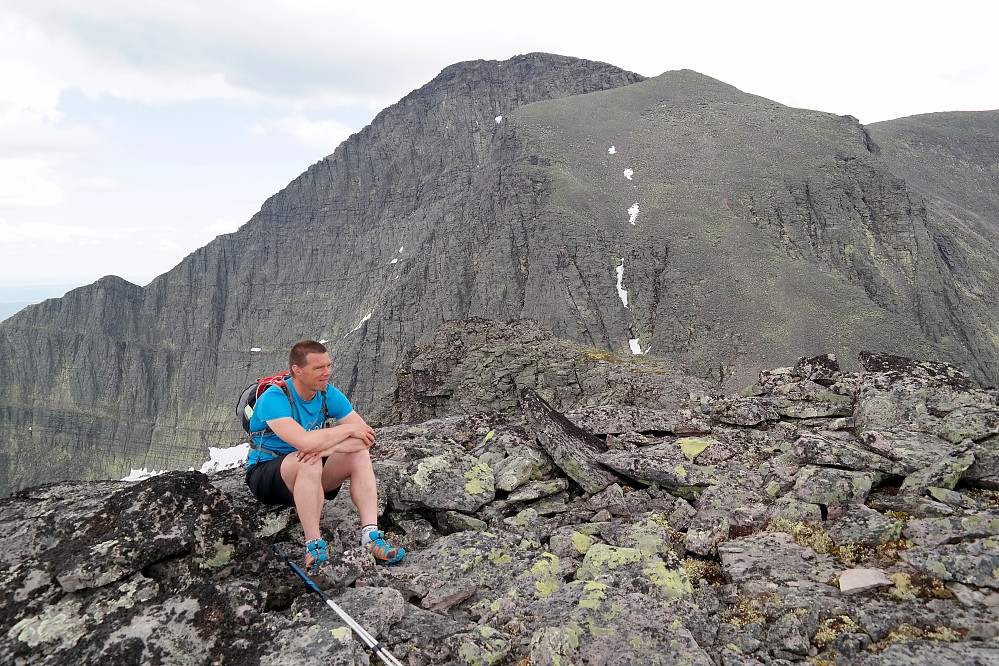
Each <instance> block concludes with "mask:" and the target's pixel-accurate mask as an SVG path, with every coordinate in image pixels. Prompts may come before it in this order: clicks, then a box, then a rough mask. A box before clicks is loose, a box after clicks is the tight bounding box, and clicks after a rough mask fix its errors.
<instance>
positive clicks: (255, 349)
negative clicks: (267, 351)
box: [250, 347, 260, 352]
mask: <svg viewBox="0 0 999 666" xmlns="http://www.w3.org/2000/svg"><path fill="white" fill-rule="evenodd" d="M250 351H251V352H258V351H260V347H250Z"/></svg>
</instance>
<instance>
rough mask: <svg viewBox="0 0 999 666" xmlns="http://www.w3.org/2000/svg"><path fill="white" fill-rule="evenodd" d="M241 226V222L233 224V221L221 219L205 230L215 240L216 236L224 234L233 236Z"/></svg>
mask: <svg viewBox="0 0 999 666" xmlns="http://www.w3.org/2000/svg"><path fill="white" fill-rule="evenodd" d="M241 226H242V223H241V222H233V221H232V220H222V219H219V220H215V221H214V222H212V223H211V224H209V225H208V226H207V227H206V228H205V231H207V232H208V234H209V235H210V236H211V237H212V238H215V237H216V236H221V235H222V234H231V233H232V232H234V231H236V230H237V229H239V228H240V227H241Z"/></svg>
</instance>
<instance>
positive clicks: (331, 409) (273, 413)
mask: <svg viewBox="0 0 999 666" xmlns="http://www.w3.org/2000/svg"><path fill="white" fill-rule="evenodd" d="M286 386H287V387H288V389H289V390H290V391H291V399H292V401H294V409H292V405H291V403H289V402H288V396H287V395H285V393H284V391H282V390H281V389H280V388H278V387H277V386H271V387H270V388H268V389H267V390H266V391H264V393H263V395H261V396H260V398H259V399H257V403H256V404H255V405H254V406H253V416H251V417H250V432H258V431H260V430H264V429H265V428H267V422H268V421H271V420H274V419H281V418H287V417H289V416H290V417H292V418H294V419H295V420H296V421H297V422H298V424H299V425H300V426H302V427H303V428H305V429H306V430H318V429H319V428H322V427H323V426H324V425H325V424H324V423H323V396H322V394H321V393H319V392H318V391H317V392H316V395H315V396H313V398H312V400H309V401H308V402H306V401H304V400H302V398H301V397H299V395H298V392H297V391H295V385H294V383H292V382H291V381H288V383H287V384H286ZM326 411H327V413H328V414H329V415H330V418H334V419H342V418H343V417H345V416H347V414H350V413H351V412H352V411H354V408H353V407H351V405H350V401H349V400H347V397H346V396H345V395H344V394H343V393H341V392H340V391H339V390H337V388H336V387H335V386H333V385H332V384H327V385H326ZM254 440H256V442H257V444H259V445H261V446H263V447H265V448H266V449H268V451H256V450H254V451H250V455H249V457H248V458H247V461H246V466H247V468H249V467H252V466H253V465H255V464H256V463H258V462H263V461H267V460H271V459H273V458H276V457H277V456H275V455H274V454H272V453H269V451H276V452H277V453H292V452H294V451H296V449H295V447H293V446H292V445H291V444H288V443H287V442H285V441H284V440H283V439H281V438H280V437H278V436H277V435H275V434H274V433H273V432H268V433H266V434H263V435H256V436H254Z"/></svg>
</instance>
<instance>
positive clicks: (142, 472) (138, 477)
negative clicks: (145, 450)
mask: <svg viewBox="0 0 999 666" xmlns="http://www.w3.org/2000/svg"><path fill="white" fill-rule="evenodd" d="M168 471H169V470H165V469H159V470H153V471H151V472H150V471H149V470H148V469H146V468H145V467H143V468H142V469H133V470H132V471H131V472H129V473H128V476H126V477H124V478H122V481H142V480H143V479H149V478H152V477H154V476H159V475H160V474H166V473H167V472H168Z"/></svg>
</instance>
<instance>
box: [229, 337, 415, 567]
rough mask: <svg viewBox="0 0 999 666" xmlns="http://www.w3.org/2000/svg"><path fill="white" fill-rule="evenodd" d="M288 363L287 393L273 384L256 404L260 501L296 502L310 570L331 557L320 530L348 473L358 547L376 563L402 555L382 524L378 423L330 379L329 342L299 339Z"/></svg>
mask: <svg viewBox="0 0 999 666" xmlns="http://www.w3.org/2000/svg"><path fill="white" fill-rule="evenodd" d="M288 364H289V366H290V367H291V379H290V381H288V382H287V383H286V386H287V388H288V391H289V394H290V395H289V394H286V393H285V392H284V391H282V390H281V388H280V387H278V386H273V385H272V386H270V387H269V388H268V389H267V390H266V391H264V393H263V394H262V395H261V396H260V398H258V399H257V402H256V404H255V405H254V409H253V416H252V417H251V419H250V431H251V433H253V439H252V442H251V449H252V451H251V452H250V456H249V459H248V460H247V471H246V484H247V485H248V486H249V487H250V491H251V492H252V493H253V495H254V496H255V497H256V498H257V499H258V500H260V501H261V502H264V503H267V504H284V505H286V506H294V507H295V510H296V511H297V512H298V518H299V520H300V521H301V523H302V528H303V530H304V531H305V541H306V544H305V548H306V555H305V568H306V571H311V570H313V569H314V568H316V567H317V566H318V565H319V564H321V563H322V562H324V561H326V559H327V557H328V555H327V552H326V542H325V541H324V540H323V539H322V536H321V535H320V532H319V517H320V515H321V514H322V511H323V504H324V502H325V501H326V500H329V499H333V498H334V497H336V495H337V493H338V492H339V490H340V485H341V484H342V483H343V482H344V481H346V480H347V479H350V499H351V500H352V501H353V502H354V505H355V506H356V507H357V513H358V516H359V518H360V520H361V525H362V527H361V541H360V545H361V547H363V548H364V549H366V550H367V551H368V552H369V553H371V554H372V555H373V556H374V557H375V560H376V561H378V562H379V563H382V564H392V563H393V562H398V561H399V560H401V559H402V558H403V557H405V555H406V551H405V550H403V549H402V548H393V547H392V546H389V545H388V544H387V543H386V542H385V539H384V535H383V534H382V533H381V532H380V531H378V488H377V485H376V481H375V473H374V470H373V469H372V467H371V456H370V455H369V453H368V449H370V448H371V446H372V445H373V444H374V442H375V431H374V430H372V429H371V427H370V426H369V425H368V424H367V423H365V422H364V419H362V418H361V417H360V416H359V415H358V414H357V412H355V411H354V408H353V407H352V406H351V404H350V402H349V401H348V400H347V398H346V396H344V395H343V393H341V392H340V391H338V390H337V389H336V388H335V387H334V386H332V385H331V384H329V379H330V373H331V368H332V363H331V362H330V355H329V352H327V350H326V347H324V346H323V345H322V344H320V343H318V342H315V341H314V340H305V341H303V342H299V343H298V344H296V345H295V346H294V347H292V349H291V353H290V354H289V355H288ZM327 419H330V422H329V423H335V424H336V425H332V426H330V425H329V423H328V422H327Z"/></svg>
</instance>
